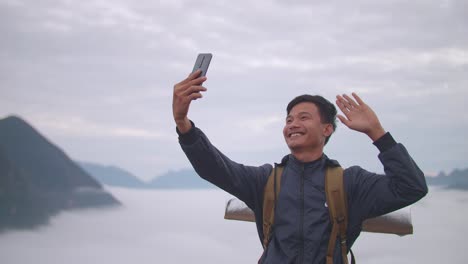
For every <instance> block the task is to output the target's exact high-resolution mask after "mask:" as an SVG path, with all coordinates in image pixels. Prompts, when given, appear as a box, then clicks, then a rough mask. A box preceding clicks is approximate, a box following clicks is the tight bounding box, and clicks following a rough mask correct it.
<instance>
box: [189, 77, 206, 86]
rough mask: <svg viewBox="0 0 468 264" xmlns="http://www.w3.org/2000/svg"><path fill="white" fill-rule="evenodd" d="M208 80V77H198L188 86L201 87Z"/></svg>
mask: <svg viewBox="0 0 468 264" xmlns="http://www.w3.org/2000/svg"><path fill="white" fill-rule="evenodd" d="M207 79H208V78H207V77H206V76H202V77H198V78H196V79H193V80H191V81H189V82H188V83H187V84H188V85H200V84H202V83H204V82H205V81H206V80H207Z"/></svg>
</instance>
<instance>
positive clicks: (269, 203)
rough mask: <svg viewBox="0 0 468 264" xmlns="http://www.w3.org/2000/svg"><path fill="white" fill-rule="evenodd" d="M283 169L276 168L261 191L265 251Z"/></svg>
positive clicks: (273, 218)
mask: <svg viewBox="0 0 468 264" xmlns="http://www.w3.org/2000/svg"><path fill="white" fill-rule="evenodd" d="M282 174H283V167H281V166H276V164H275V167H274V168H273V170H272V171H271V174H270V176H269V177H268V181H267V183H266V185H265V190H264V191H263V248H264V249H266V247H267V246H268V243H269V242H270V235H271V230H272V227H273V224H274V222H275V207H276V201H277V199H278V195H279V192H280V187H281V175H282Z"/></svg>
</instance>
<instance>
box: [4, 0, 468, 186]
mask: <svg viewBox="0 0 468 264" xmlns="http://www.w3.org/2000/svg"><path fill="white" fill-rule="evenodd" d="M0 38H1V40H0V117H6V116H8V115H11V114H14V115H18V116H20V117H22V118H24V119H25V120H26V121H28V122H29V123H30V124H32V125H33V126H34V127H35V128H37V129H38V130H39V131H40V132H41V133H42V134H43V135H45V136H46V137H47V138H49V139H50V140H51V141H53V142H54V143H56V144H57V145H59V146H60V147H61V148H62V149H63V150H64V151H65V152H66V153H67V154H68V155H69V156H70V157H71V158H73V159H75V160H80V161H89V162H95V163H100V164H104V165H116V166H119V167H121V168H124V169H127V170H129V171H130V172H132V173H134V174H135V175H137V176H138V177H140V178H142V179H145V180H147V179H150V178H152V177H154V176H156V175H158V174H161V173H163V172H165V171H167V170H170V169H181V168H186V167H189V166H190V164H189V163H188V161H187V159H186V158H185V156H184V155H183V153H182V151H181V150H180V147H179V145H178V143H177V135H176V133H175V126H174V123H173V120H172V112H171V103H172V89H173V85H174V84H175V83H177V82H179V81H180V80H182V79H183V78H185V77H186V75H187V74H188V73H189V72H190V71H191V69H192V67H193V63H194V61H195V58H196V55H197V53H199V52H211V53H213V56H214V57H213V60H212V63H211V66H210V69H209V71H208V78H209V79H208V81H207V82H206V83H205V85H206V87H207V88H208V92H207V93H205V95H204V98H203V99H202V100H198V101H196V102H195V103H194V104H193V106H192V107H191V113H190V118H191V119H192V120H193V121H194V122H195V123H196V125H197V126H199V127H200V128H202V129H203V130H204V131H205V133H206V134H207V135H208V136H209V138H210V139H211V141H212V142H213V143H214V144H215V145H216V146H217V147H218V148H219V149H221V150H222V151H223V152H224V153H225V154H227V155H228V156H229V157H231V158H232V159H234V160H236V161H239V162H243V163H246V164H250V165H260V164H263V163H267V162H268V163H272V162H274V161H278V160H280V159H281V157H282V156H283V155H284V154H287V153H288V149H287V147H286V145H285V143H284V140H283V138H282V132H281V131H282V127H283V124H284V118H285V107H286V105H287V103H288V102H289V101H290V100H291V99H292V98H293V97H295V96H297V95H299V94H303V93H310V94H321V95H324V96H326V97H327V98H328V99H330V100H334V97H335V95H336V94H338V93H350V92H352V91H355V92H357V93H358V94H360V95H361V97H362V98H363V99H364V100H365V101H366V102H367V103H368V104H369V105H371V106H372V107H373V108H374V110H375V111H376V112H377V114H378V115H379V117H380V119H381V122H382V124H383V125H384V127H385V128H386V129H387V130H388V131H390V132H391V133H392V134H393V135H394V137H395V138H396V139H397V141H400V142H402V143H404V144H405V146H406V147H407V148H408V149H409V151H410V153H412V155H413V158H414V159H415V160H416V161H417V162H418V164H419V165H420V167H421V168H422V169H423V171H425V172H427V173H429V174H435V173H437V172H439V171H440V170H445V171H446V172H450V171H451V170H453V169H454V168H466V167H468V141H467V140H466V131H467V130H468V115H467V114H466V111H465V110H464V109H465V108H466V106H465V102H466V97H467V95H468V88H467V86H468V1H441V0H439V1H428V0H415V1H409V2H408V1H371V0H369V1H310V0H309V1H305V0H290V1H279V0H277V1H266V0H258V1H245V0H240V1H223V0H218V1H207V0H197V1H182V0H167V1H164V0H163V1H154V0H152V1H130V0H112V1H106V0H103V1H71V0H62V1H59V0H57V1H52V0H44V1H33V0H30V1H20V0H18V1H16V0H0ZM325 152H326V154H327V155H328V156H329V157H331V158H335V159H338V160H339V161H340V162H341V163H342V165H344V166H351V165H355V164H358V165H361V166H362V167H364V168H366V169H369V170H373V171H379V170H382V169H381V166H380V165H379V162H378V160H377V158H376V154H377V150H375V149H374V147H373V146H372V144H371V143H370V140H369V139H367V138H366V136H364V135H360V134H358V133H357V132H352V131H349V130H348V129H347V128H346V127H345V126H344V125H338V129H337V132H336V134H335V135H334V136H333V137H332V138H331V141H330V143H329V144H328V145H327V147H326V149H325Z"/></svg>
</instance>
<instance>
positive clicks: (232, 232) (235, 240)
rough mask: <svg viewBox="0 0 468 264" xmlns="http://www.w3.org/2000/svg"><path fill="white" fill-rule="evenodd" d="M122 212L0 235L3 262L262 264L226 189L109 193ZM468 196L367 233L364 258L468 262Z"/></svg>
mask: <svg viewBox="0 0 468 264" xmlns="http://www.w3.org/2000/svg"><path fill="white" fill-rule="evenodd" d="M108 190H110V191H111V192H112V193H113V194H114V195H115V196H116V197H117V198H118V199H120V200H121V201H122V203H123V204H124V206H123V207H120V208H112V209H105V210H102V209H92V210H76V211H69V212H64V213H61V214H59V215H58V216H56V217H54V218H53V219H52V221H51V223H50V225H47V226H44V227H41V228H39V229H37V230H34V231H10V232H6V233H3V234H0V259H1V263H3V264H17V263H21V264H28V263H31V264H32V263H34V264H36V263H49V264H55V263H57V264H58V263H69V264H83V263H99V264H101V263H112V264H124V263H139V264H146V263H148V264H150V263H151V264H154V263H256V261H257V260H258V257H259V256H260V254H261V251H262V247H261V245H260V241H259V239H258V236H257V233H256V228H255V225H254V224H253V223H248V222H240V221H230V220H224V219H223V216H224V206H225V203H226V201H227V200H228V199H229V198H230V197H231V196H230V195H229V194H226V193H224V192H223V191H219V190H208V191H207V190H202V191H201V190H177V191H166V190H143V191H142V190H131V189H123V188H108ZM467 204H468V192H461V191H447V190H441V189H431V190H430V193H429V195H428V196H427V197H426V198H424V199H423V200H422V201H420V202H419V203H418V204H416V205H414V206H413V207H412V220H413V225H414V235H411V236H405V237H398V236H396V235H383V234H371V233H362V234H361V236H360V238H359V239H358V240H357V242H356V243H355V245H354V246H353V251H354V253H355V255H356V258H357V261H358V262H359V263H362V264H366V263H367V264H371V263H382V264H386V263H426V264H429V263H466V259H467V257H468V252H467V251H466V250H465V240H466V239H465V236H466V235H467V234H468V225H466V223H467V222H468V212H467V211H466V210H465V208H466V205H467Z"/></svg>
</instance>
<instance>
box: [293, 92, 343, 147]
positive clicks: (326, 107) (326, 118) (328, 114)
mask: <svg viewBox="0 0 468 264" xmlns="http://www.w3.org/2000/svg"><path fill="white" fill-rule="evenodd" d="M304 102H307V103H313V104H315V105H316V106H317V108H318V110H319V114H320V121H321V122H322V124H331V125H332V126H333V132H335V130H336V113H337V112H336V107H335V105H333V104H332V103H330V101H328V100H327V99H325V98H323V97H322V96H320V95H310V94H303V95H299V96H298V97H296V98H294V99H292V100H291V102H289V104H288V106H287V107H286V113H287V115H289V112H291V109H293V107H294V106H296V105H297V104H300V103H304ZM333 132H332V134H333ZM330 137H331V134H330V136H328V137H327V138H326V139H325V144H327V142H328V140H329V139H330Z"/></svg>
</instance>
